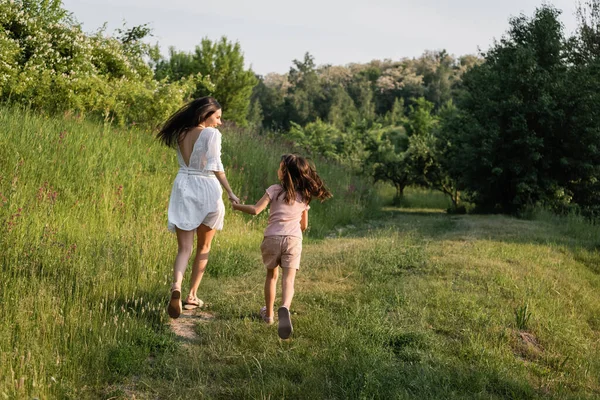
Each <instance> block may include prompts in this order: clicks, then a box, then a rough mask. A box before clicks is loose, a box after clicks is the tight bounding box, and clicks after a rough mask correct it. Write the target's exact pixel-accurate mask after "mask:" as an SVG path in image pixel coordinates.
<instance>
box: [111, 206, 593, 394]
mask: <svg viewBox="0 0 600 400" xmlns="http://www.w3.org/2000/svg"><path fill="white" fill-rule="evenodd" d="M386 213H387V214H386V215H385V216H384V218H383V219H381V220H377V221H371V223H369V224H364V225H362V226H358V227H350V228H347V229H345V230H341V232H340V234H341V235H340V236H339V237H335V238H329V239H325V240H322V241H316V242H311V241H310V240H309V241H307V243H306V244H305V250H304V262H303V265H302V268H301V271H300V273H299V275H298V280H297V290H296V297H295V301H294V304H293V321H294V327H295V331H294V335H293V338H292V340H289V341H280V340H279V339H278V338H277V333H276V328H275V327H268V326H265V325H263V324H262V323H260V320H259V318H258V314H257V311H258V308H259V307H260V305H261V297H262V294H261V293H262V279H263V273H262V269H261V268H260V263H259V259H258V254H257V253H256V254H255V255H254V256H255V257H254V258H255V260H256V269H255V270H253V271H252V272H250V273H248V274H246V275H244V276H242V277H235V278H228V279H221V280H215V279H209V280H207V282H206V285H205V289H204V290H205V292H204V295H205V296H206V297H207V298H208V301H209V302H210V303H212V305H211V307H209V309H207V310H204V312H205V313H210V315H211V316H213V317H214V318H213V319H212V320H210V321H208V322H203V321H200V320H199V322H198V323H197V324H195V327H194V333H195V335H196V336H195V337H194V338H192V339H191V340H189V339H188V340H187V341H186V343H187V344H186V345H185V346H180V347H179V350H178V351H175V352H174V353H168V354H165V355H163V356H161V358H160V359H158V360H154V361H153V363H152V365H148V366H147V368H145V371H144V372H143V373H142V374H139V375H136V376H135V377H132V378H129V379H127V380H126V383H125V385H124V386H116V387H113V389H115V391H114V392H113V395H116V396H117V397H118V396H123V397H131V393H135V397H136V398H191V397H192V396H194V397H195V398H197V397H205V398H339V399H347V398H352V399H354V398H356V399H358V398H381V399H390V398H415V399H417V398H418V399H423V398H440V399H448V398H457V399H458V398H481V399H489V398H497V399H503V398H519V399H528V398H531V399H534V398H556V399H565V398H573V399H575V398H577V399H582V398H583V399H585V398H590V399H592V398H598V396H600V381H599V376H600V275H599V272H600V271H599V269H598V268H599V267H598V266H599V265H600V254H599V251H598V239H597V236H596V237H595V236H594V235H593V234H590V232H579V233H578V231H577V230H572V229H571V228H573V227H570V226H568V224H565V223H564V222H563V223H557V222H555V221H551V220H548V219H547V220H537V221H525V220H517V219H513V218H508V217H503V216H448V215H446V214H443V213H436V212H431V211H430V210H410V209H389V210H387V211H386ZM591 228H592V227H590V229H591ZM570 229H571V230H570ZM591 233H593V232H591ZM596 233H597V231H596ZM249 258H252V256H251V255H249ZM185 323H189V322H185ZM119 387H120V388H121V389H119ZM123 387H129V388H134V389H133V391H124V389H122V388H123Z"/></svg>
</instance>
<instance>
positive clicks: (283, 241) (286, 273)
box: [232, 154, 332, 339]
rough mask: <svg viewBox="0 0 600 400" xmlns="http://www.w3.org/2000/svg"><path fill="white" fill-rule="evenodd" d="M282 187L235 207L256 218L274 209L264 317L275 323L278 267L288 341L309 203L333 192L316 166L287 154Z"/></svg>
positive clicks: (283, 334)
mask: <svg viewBox="0 0 600 400" xmlns="http://www.w3.org/2000/svg"><path fill="white" fill-rule="evenodd" d="M277 176H278V178H279V182H280V183H279V184H277V185H272V186H269V188H268V189H267V190H266V193H265V195H264V196H263V197H262V198H261V199H260V200H259V201H258V203H256V204H255V205H253V206H252V205H242V204H233V205H232V206H233V208H234V209H235V210H238V211H242V212H245V213H248V214H252V215H256V214H259V213H260V212H261V211H262V210H264V209H265V207H266V206H267V204H269V202H270V203H271V208H270V212H269V221H268V223H267V228H266V229H265V233H264V239H263V241H262V244H261V245H260V250H261V252H262V259H263V263H264V264H265V267H266V268H267V277H266V280H265V304H266V305H265V306H264V307H263V308H262V309H261V310H260V315H261V316H262V318H263V320H264V321H265V322H266V323H267V324H269V325H270V324H272V323H273V305H274V303H275V291H276V285H277V275H278V270H277V267H278V266H281V269H282V270H283V281H282V293H281V297H282V299H281V301H282V305H281V307H279V309H278V310H277V317H278V319H279V324H278V329H277V333H278V334H279V337H280V338H282V339H287V338H288V337H290V335H291V333H292V321H291V319H290V305H291V304H292V297H294V279H295V277H296V270H297V269H298V268H299V267H300V255H301V253H302V232H303V231H304V230H306V228H307V227H308V210H309V208H310V207H309V204H310V201H311V199H312V198H313V197H316V198H318V199H319V200H321V201H323V200H326V199H328V198H330V197H331V196H332V195H331V192H330V191H329V190H328V189H327V188H326V187H325V186H324V184H323V181H322V180H321V178H320V177H319V175H317V172H316V171H315V169H314V167H313V166H311V165H310V164H309V163H308V162H307V161H306V159H304V158H302V157H300V156H297V155H294V154H286V155H284V156H282V157H281V162H280V164H279V170H278V171H277Z"/></svg>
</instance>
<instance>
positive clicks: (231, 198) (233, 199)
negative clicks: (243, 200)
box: [228, 193, 240, 204]
mask: <svg viewBox="0 0 600 400" xmlns="http://www.w3.org/2000/svg"><path fill="white" fill-rule="evenodd" d="M228 197H229V201H230V202H232V203H233V204H239V203H240V199H238V197H237V196H236V195H235V194H233V193H229V195H228Z"/></svg>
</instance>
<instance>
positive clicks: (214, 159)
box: [204, 129, 225, 172]
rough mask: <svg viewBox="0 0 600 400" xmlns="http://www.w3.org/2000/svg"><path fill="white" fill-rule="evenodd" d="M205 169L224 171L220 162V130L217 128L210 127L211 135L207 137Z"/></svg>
mask: <svg viewBox="0 0 600 400" xmlns="http://www.w3.org/2000/svg"><path fill="white" fill-rule="evenodd" d="M204 169H205V170H207V171H221V172H223V171H225V168H223V163H222V162H221V132H219V130H218V129H212V132H211V137H210V139H208V149H207V151H206V167H204Z"/></svg>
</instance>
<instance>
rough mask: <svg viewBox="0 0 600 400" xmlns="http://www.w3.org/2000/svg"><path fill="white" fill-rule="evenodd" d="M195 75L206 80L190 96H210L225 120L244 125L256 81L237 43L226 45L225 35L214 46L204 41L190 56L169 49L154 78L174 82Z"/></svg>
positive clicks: (227, 43) (157, 66) (207, 40)
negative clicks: (217, 102)
mask: <svg viewBox="0 0 600 400" xmlns="http://www.w3.org/2000/svg"><path fill="white" fill-rule="evenodd" d="M197 74H201V76H203V77H208V78H209V79H205V80H202V81H201V82H199V84H198V86H197V87H196V91H195V92H194V97H201V96H208V95H210V96H214V97H215V98H216V99H217V100H218V101H219V103H221V105H222V106H223V113H224V115H225V119H229V120H231V121H234V122H236V123H238V124H240V125H245V124H246V123H247V120H246V117H247V114H248V109H249V107H250V96H251V95H252V89H253V88H254V86H255V85H256V84H257V83H258V79H257V78H256V76H255V75H254V73H253V72H252V70H246V69H245V68H244V56H243V53H242V50H241V47H240V44H239V43H237V42H236V43H232V42H229V41H228V40H227V38H226V37H225V36H223V37H221V39H220V40H219V41H215V42H214V43H213V42H212V41H210V40H209V39H207V38H205V39H202V42H201V43H200V45H199V46H196V49H195V51H194V52H193V53H185V52H179V51H176V50H175V49H174V48H171V49H170V50H169V59H168V60H162V61H159V62H158V63H157V65H156V68H155V76H156V78H157V79H162V78H167V79H169V80H171V81H177V80H180V79H183V78H185V77H188V76H191V75H197Z"/></svg>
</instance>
